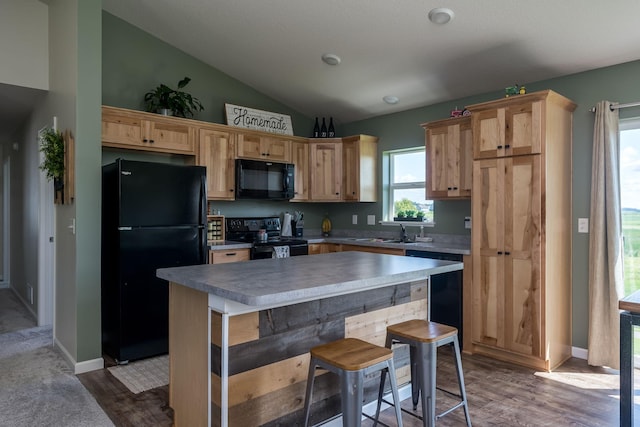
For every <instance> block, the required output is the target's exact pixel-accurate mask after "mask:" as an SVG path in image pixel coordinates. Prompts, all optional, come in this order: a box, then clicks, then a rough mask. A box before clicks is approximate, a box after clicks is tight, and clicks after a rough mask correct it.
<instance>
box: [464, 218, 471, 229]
mask: <svg viewBox="0 0 640 427" xmlns="http://www.w3.org/2000/svg"><path fill="white" fill-rule="evenodd" d="M464 228H467V229H471V217H470V216H465V217H464Z"/></svg>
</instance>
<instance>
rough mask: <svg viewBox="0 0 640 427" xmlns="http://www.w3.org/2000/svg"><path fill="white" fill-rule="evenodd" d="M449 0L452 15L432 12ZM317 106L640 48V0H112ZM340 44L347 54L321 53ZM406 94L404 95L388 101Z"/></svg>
mask: <svg viewBox="0 0 640 427" xmlns="http://www.w3.org/2000/svg"><path fill="white" fill-rule="evenodd" d="M443 6H444V7H448V8H451V9H452V10H453V11H454V13H455V18H454V19H453V20H452V21H451V22H450V23H449V24H447V25H436V24H433V23H431V22H429V20H428V18H427V15H428V12H429V10H431V9H432V8H434V7H443ZM103 8H104V9H105V10H106V11H108V12H109V13H112V14H113V15H116V16H118V17H120V18H122V19H124V20H125V21H128V22H130V23H131V24H133V25H135V26H137V27H139V28H142V29H143V30H145V31H147V32H149V33H151V34H153V35H154V36H156V37H158V38H159V39H162V40H164V41H166V42H168V43H169V44H171V45H173V46H175V47H177V48H179V49H181V50H183V51H185V52H187V53H189V54H191V55H192V56H194V57H196V58H199V59H200V60H202V61H204V62H205V63H207V64H210V65H211V66H213V67H215V68H217V69H219V70H221V71H223V72H225V73H227V74H229V75H231V76H233V77H235V78H237V79H238V80H240V81H242V82H244V83H246V84H247V85H249V86H251V87H253V88H255V89H257V90H259V91H260V92H262V93H264V94H266V95H269V96H271V97H272V98H275V99H277V100H278V101H280V102H282V103H284V104H286V105H288V106H290V107H291V108H294V109H295V110H298V111H300V112H302V113H304V114H306V115H308V116H310V117H314V116H329V115H332V116H334V117H336V118H337V119H338V120H339V121H340V122H350V121H354V120H359V119H364V118H368V117H373V116H377V115H381V114H387V113H391V112H396V111H402V110H406V109H410V108H415V107H419V106H425V105H430V104H434V103H438V102H442V101H447V100H452V99H456V98H460V97H464V96H469V95H474V94H479V93H484V92H489V91H494V90H500V89H502V88H504V87H505V86H511V85H513V84H514V83H519V84H526V83H528V82H535V81H539V80H545V79H549V78H553V77H558V76H563V75H567V74H572V73H576V72H580V71H585V70H590V69H594V68H600V67H604V66H608V65H613V64H619V63H623V62H628V61H632V60H636V59H640V25H639V24H638V19H639V18H640V1H638V0H610V1H603V0H490V1H488V0H484V1H479V0H324V1H318V0H233V1H231V0H180V1H175V0H103ZM323 53H334V54H337V55H339V56H340V57H341V58H342V63H341V64H340V65H338V66H335V67H332V66H329V65H326V64H324V63H323V62H322V61H321V59H320V58H321V55H322V54H323ZM385 95H395V96H397V97H398V98H400V102H399V103H398V104H396V105H395V106H391V105H387V104H385V103H383V102H382V97H383V96H385Z"/></svg>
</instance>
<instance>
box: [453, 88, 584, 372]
mask: <svg viewBox="0 0 640 427" xmlns="http://www.w3.org/2000/svg"><path fill="white" fill-rule="evenodd" d="M525 104H526V105H528V107H527V106H526V105H525ZM467 108H468V109H469V110H470V111H471V117H472V121H473V123H474V126H473V132H474V144H475V145H474V147H475V148H478V144H479V146H480V147H485V148H487V149H486V150H484V149H481V150H479V151H478V152H476V154H478V153H480V154H481V155H483V156H488V155H489V154H490V153H493V155H494V157H493V158H481V159H479V160H474V162H473V190H472V192H473V195H472V222H473V228H472V245H471V254H472V265H473V267H472V268H473V280H472V289H473V291H472V293H473V304H472V310H471V311H472V317H473V327H472V343H471V346H470V347H467V346H465V351H470V352H477V353H481V354H485V355H488V356H493V357H498V358H500V359H503V360H508V361H511V362H514V363H519V364H523V365H527V366H531V367H533V368H536V369H544V370H550V369H553V368H555V367H556V366H558V365H559V364H561V363H562V362H564V361H565V360H566V359H567V358H569V357H570V356H571V229H572V224H571V144H572V141H571V139H572V135H571V132H572V112H573V111H574V109H575V104H574V103H573V102H571V101H570V100H568V99H567V98H564V97H562V96H561V95H558V94H557V93H555V92H552V91H544V92H535V93H532V94H530V95H520V96H516V97H514V98H513V99H511V98H509V99H507V100H504V99H503V100H498V101H494V102H493V103H485V104H479V105H478V106H469V107H467ZM517 116H519V117H517ZM527 116H529V118H530V119H527V118H526V117H527ZM491 117H493V119H492V118H491ZM492 120H493V121H495V123H505V124H508V127H506V126H505V127H502V128H501V127H500V126H497V125H496V126H495V129H493V130H492V131H491V132H489V131H488V130H489V129H490V128H491V126H493V125H491V126H488V125H483V122H484V123H485V124H486V123H489V122H491V121H492ZM483 126H484V127H483ZM500 129H503V130H504V131H505V132H504V134H505V135H506V136H505V137H504V138H503V135H502V132H501V130H500ZM476 130H478V131H479V132H480V133H482V134H483V135H484V136H483V138H489V135H491V134H492V135H493V136H492V137H491V138H493V142H492V141H490V140H489V139H486V140H482V141H479V140H478V138H477V137H476V136H477V135H476ZM504 141H509V142H510V144H513V145H512V146H510V147H508V148H507V149H505V148H502V149H497V147H498V146H499V145H500V144H504ZM492 146H493V147H494V148H493V149H489V147H492ZM528 152H534V154H527V153H528ZM505 153H506V154H507V155H505Z"/></svg>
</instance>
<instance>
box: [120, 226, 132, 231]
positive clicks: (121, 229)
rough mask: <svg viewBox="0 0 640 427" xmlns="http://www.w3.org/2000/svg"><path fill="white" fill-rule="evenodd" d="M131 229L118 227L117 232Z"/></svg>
mask: <svg viewBox="0 0 640 427" xmlns="http://www.w3.org/2000/svg"><path fill="white" fill-rule="evenodd" d="M131 230H133V228H131V227H118V231H131Z"/></svg>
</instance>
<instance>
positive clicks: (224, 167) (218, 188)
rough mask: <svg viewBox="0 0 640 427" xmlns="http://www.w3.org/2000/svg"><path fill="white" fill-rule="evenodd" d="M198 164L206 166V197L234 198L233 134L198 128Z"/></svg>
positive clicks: (234, 149)
mask: <svg viewBox="0 0 640 427" xmlns="http://www.w3.org/2000/svg"><path fill="white" fill-rule="evenodd" d="M199 145H200V149H199V153H198V161H197V163H198V165H200V166H205V167H206V168H207V199H212V200H213V199H215V200H234V199H235V182H236V181H235V152H236V147H235V135H234V134H233V133H230V132H222V131H218V130H213V129H206V128H203V129H200V144H199Z"/></svg>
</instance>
